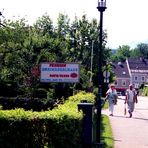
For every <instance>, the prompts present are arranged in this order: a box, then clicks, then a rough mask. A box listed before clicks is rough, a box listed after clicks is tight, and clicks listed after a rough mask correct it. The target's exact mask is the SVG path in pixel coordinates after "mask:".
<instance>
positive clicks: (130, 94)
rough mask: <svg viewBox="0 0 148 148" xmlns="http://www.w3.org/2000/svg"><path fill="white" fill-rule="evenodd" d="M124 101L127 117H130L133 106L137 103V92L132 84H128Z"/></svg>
mask: <svg viewBox="0 0 148 148" xmlns="http://www.w3.org/2000/svg"><path fill="white" fill-rule="evenodd" d="M126 103H127V106H128V112H129V117H130V118H131V117H132V113H133V111H134V108H135V103H138V100H137V93H136V90H135V89H134V87H133V85H132V84H130V85H129V88H128V89H127V91H126V96H125V104H126Z"/></svg>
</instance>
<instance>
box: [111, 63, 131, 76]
mask: <svg viewBox="0 0 148 148" xmlns="http://www.w3.org/2000/svg"><path fill="white" fill-rule="evenodd" d="M112 70H113V72H114V74H115V75H116V76H117V77H118V78H130V75H129V71H128V67H127V63H126V62H113V63H112Z"/></svg>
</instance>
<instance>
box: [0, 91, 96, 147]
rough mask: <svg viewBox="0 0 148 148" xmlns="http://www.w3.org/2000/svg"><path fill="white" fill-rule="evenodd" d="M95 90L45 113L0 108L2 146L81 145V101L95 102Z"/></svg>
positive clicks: (78, 95)
mask: <svg viewBox="0 0 148 148" xmlns="http://www.w3.org/2000/svg"><path fill="white" fill-rule="evenodd" d="M94 98H95V96H94V95H93V94H92V93H86V92H80V93H78V94H76V95H75V96H72V97H69V99H67V101H65V103H64V104H61V105H58V107H57V108H55V109H53V110H49V111H45V112H32V111H24V110H23V109H15V110H5V111H4V110H0V131H1V133H0V141H1V142H0V147H10V145H11V147H15V148H17V147H35V148H38V147H39V148H40V147H44V146H46V147H54V148H59V147H60V148H69V147H72V148H81V147H82V141H81V132H82V118H83V114H82V112H78V109H77V104H78V103H79V102H81V100H84V99H86V100H88V102H94Z"/></svg>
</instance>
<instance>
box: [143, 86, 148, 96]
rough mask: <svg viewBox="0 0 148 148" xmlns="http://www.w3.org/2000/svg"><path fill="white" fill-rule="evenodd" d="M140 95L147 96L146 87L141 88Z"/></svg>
mask: <svg viewBox="0 0 148 148" xmlns="http://www.w3.org/2000/svg"><path fill="white" fill-rule="evenodd" d="M142 95H143V96H148V87H144V88H143V90H142Z"/></svg>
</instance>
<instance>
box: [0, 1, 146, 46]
mask: <svg viewBox="0 0 148 148" xmlns="http://www.w3.org/2000/svg"><path fill="white" fill-rule="evenodd" d="M106 1H107V2H106V3H107V4H106V5H107V9H106V11H105V12H104V13H103V29H105V30H107V34H108V38H107V47H109V48H112V49H117V48H118V47H119V46H122V45H129V46H130V47H131V48H135V47H136V46H137V44H139V43H148V19H147V14H148V9H147V6H148V0H106ZM97 3H98V0H0V11H2V13H3V15H4V17H5V18H6V19H19V18H23V17H25V18H26V20H28V22H29V23H30V24H32V23H34V22H35V21H36V19H37V18H38V17H41V16H42V15H43V14H45V13H47V14H48V15H49V16H50V18H51V19H52V20H53V21H56V20H57V17H58V14H59V13H63V14H67V15H68V17H70V20H73V19H74V17H75V16H77V17H79V18H81V16H82V15H83V14H86V15H87V18H88V19H90V20H91V19H93V18H96V19H97V20H98V23H99V20H100V13H99V12H98V10H97V8H96V7H97ZM1 19H2V17H1Z"/></svg>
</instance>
